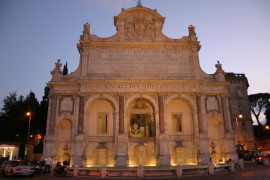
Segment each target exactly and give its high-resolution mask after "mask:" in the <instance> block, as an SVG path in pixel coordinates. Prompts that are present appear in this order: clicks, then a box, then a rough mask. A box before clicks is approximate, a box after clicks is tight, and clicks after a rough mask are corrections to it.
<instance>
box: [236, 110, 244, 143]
mask: <svg viewBox="0 0 270 180" xmlns="http://www.w3.org/2000/svg"><path fill="white" fill-rule="evenodd" d="M242 117H243V115H242V114H239V115H238V116H236V128H237V143H238V144H240V141H239V127H238V118H239V119H242Z"/></svg>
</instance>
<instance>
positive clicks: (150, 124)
mask: <svg viewBox="0 0 270 180" xmlns="http://www.w3.org/2000/svg"><path fill="white" fill-rule="evenodd" d="M128 117H129V122H128V130H129V136H130V137H132V138H144V137H154V136H155V132H156V131H155V115H154V109H153V107H152V105H151V104H150V103H149V102H148V101H147V100H145V99H142V98H138V99H136V100H134V101H133V102H132V103H131V104H130V105H129V108H128Z"/></svg>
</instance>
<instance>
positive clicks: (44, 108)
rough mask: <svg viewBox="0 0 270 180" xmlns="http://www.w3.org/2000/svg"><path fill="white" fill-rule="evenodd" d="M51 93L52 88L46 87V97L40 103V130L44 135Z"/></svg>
mask: <svg viewBox="0 0 270 180" xmlns="http://www.w3.org/2000/svg"><path fill="white" fill-rule="evenodd" d="M49 93H50V88H49V87H47V86H46V87H45V88H44V95H43V97H42V101H41V102H40V107H39V112H40V123H39V130H40V133H41V134H42V135H45V134H46V125H47V114H48V105H49Z"/></svg>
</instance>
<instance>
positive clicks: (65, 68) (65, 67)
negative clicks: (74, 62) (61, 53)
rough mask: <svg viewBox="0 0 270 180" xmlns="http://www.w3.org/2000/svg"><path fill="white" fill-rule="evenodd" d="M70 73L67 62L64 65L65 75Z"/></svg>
mask: <svg viewBox="0 0 270 180" xmlns="http://www.w3.org/2000/svg"><path fill="white" fill-rule="evenodd" d="M67 74H68V67H67V62H66V64H65V65H64V67H63V75H67Z"/></svg>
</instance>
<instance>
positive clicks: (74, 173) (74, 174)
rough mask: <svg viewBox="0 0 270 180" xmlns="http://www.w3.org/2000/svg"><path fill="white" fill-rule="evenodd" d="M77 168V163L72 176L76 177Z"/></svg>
mask: <svg viewBox="0 0 270 180" xmlns="http://www.w3.org/2000/svg"><path fill="white" fill-rule="evenodd" d="M78 169H79V165H75V167H74V171H73V176H74V177H76V176H77V175H78Z"/></svg>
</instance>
